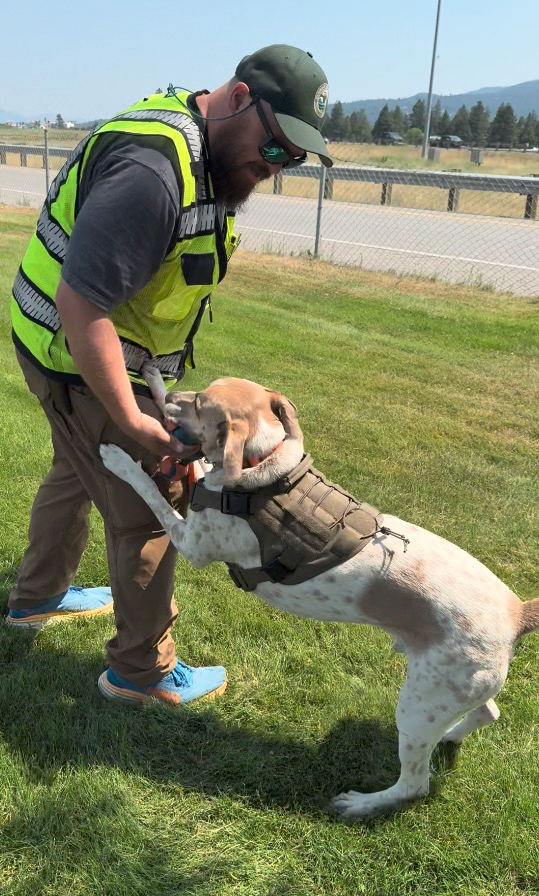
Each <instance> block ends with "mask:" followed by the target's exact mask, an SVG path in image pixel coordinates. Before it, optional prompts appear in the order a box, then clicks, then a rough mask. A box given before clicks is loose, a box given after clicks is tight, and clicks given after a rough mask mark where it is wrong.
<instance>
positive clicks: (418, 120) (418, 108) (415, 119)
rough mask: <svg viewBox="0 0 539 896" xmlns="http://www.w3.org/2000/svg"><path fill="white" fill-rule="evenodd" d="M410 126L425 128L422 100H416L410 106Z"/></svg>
mask: <svg viewBox="0 0 539 896" xmlns="http://www.w3.org/2000/svg"><path fill="white" fill-rule="evenodd" d="M408 124H409V126H410V127H411V128H420V129H421V130H422V131H424V130H425V103H424V102H423V100H417V102H415V103H414V105H413V106H412V114H411V115H410V121H409V122H408Z"/></svg>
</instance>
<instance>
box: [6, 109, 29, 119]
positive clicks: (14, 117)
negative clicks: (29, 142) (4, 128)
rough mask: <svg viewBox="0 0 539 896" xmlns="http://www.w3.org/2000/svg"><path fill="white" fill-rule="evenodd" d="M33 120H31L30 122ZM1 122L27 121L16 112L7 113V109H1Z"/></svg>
mask: <svg viewBox="0 0 539 896" xmlns="http://www.w3.org/2000/svg"><path fill="white" fill-rule="evenodd" d="M33 120H34V119H32V118H31V119H30V121H33ZM0 121H26V118H25V117H24V116H23V115H17V113H16V112H6V110H5V109H0Z"/></svg>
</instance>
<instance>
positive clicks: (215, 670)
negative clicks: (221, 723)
mask: <svg viewBox="0 0 539 896" xmlns="http://www.w3.org/2000/svg"><path fill="white" fill-rule="evenodd" d="M227 684H228V682H227V677H226V669H223V667H222V666H201V667H200V668H199V669H193V668H192V667H191V666H186V665H185V663H182V662H180V660H178V662H177V663H176V667H175V668H174V669H173V670H172V672H169V673H168V675H165V676H164V678H161V679H160V680H159V681H157V682H156V683H155V684H150V685H147V686H146V687H137V685H136V684H132V683H131V682H130V681H127V680H126V679H125V678H122V677H121V676H120V675H117V674H116V672H115V671H114V669H111V668H110V667H109V668H108V669H106V670H105V672H103V674H102V675H100V676H99V678H98V681H97V686H98V688H99V690H100V691H101V693H102V694H103V696H104V697H108V699H109V700H122V701H124V702H125V703H147V702H148V701H150V700H160V701H161V703H168V704H171V705H172V706H178V704H179V703H190V702H191V701H192V700H200V699H201V698H202V697H204V698H205V699H207V700H213V699H214V698H215V697H217V695H218V694H222V693H223V691H224V690H225V689H226V686H227Z"/></svg>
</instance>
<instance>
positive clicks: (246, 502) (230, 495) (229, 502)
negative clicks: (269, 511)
mask: <svg viewBox="0 0 539 896" xmlns="http://www.w3.org/2000/svg"><path fill="white" fill-rule="evenodd" d="M253 498H254V495H251V494H249V493H248V492H225V491H222V492H221V513H226V514H231V515H232V516H249V515H250V514H251V513H253V512H254V507H253V501H252V499H253Z"/></svg>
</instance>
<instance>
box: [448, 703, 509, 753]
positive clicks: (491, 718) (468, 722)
mask: <svg viewBox="0 0 539 896" xmlns="http://www.w3.org/2000/svg"><path fill="white" fill-rule="evenodd" d="M499 718H500V710H499V709H498V707H497V706H496V704H495V702H494V700H487V702H486V703H483V705H482V706H479V707H478V708H477V709H473V710H472V711H471V712H469V713H468V715H467V716H465V718H464V719H462V721H461V722H458V723H457V724H456V725H453V727H452V728H450V729H449V731H446V732H445V734H444V736H443V737H442V741H444V742H446V741H449V742H451V743H456V744H460V742H461V741H462V740H463V738H464V737H466V735H467V734H471V733H472V731H478V730H479V728H484V727H485V726H486V725H492V723H493V722H496V721H497V719H499Z"/></svg>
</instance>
